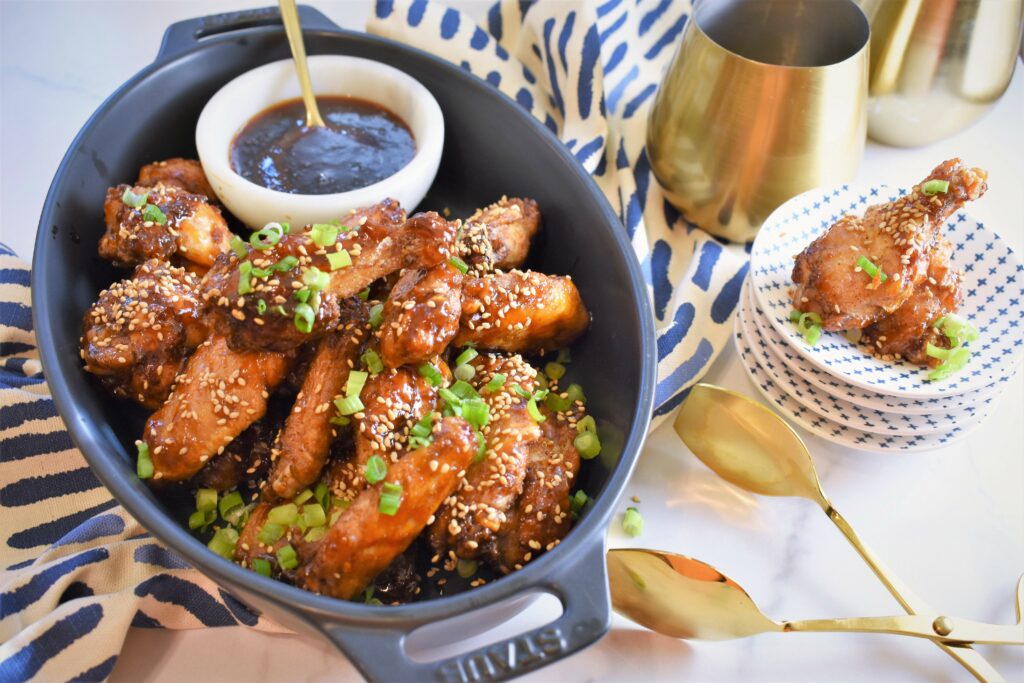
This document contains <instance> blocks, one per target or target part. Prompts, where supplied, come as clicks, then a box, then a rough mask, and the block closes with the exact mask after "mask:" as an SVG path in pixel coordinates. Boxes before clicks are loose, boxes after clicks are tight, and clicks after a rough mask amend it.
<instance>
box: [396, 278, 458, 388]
mask: <svg viewBox="0 0 1024 683" xmlns="http://www.w3.org/2000/svg"><path fill="white" fill-rule="evenodd" d="M461 313H462V273H460V272H459V271H458V270H457V269H456V268H455V267H454V266H452V265H451V264H449V263H442V264H440V265H437V266H434V267H433V268H431V269H429V270H421V269H419V268H415V269H410V270H407V271H405V274H404V275H402V277H401V278H400V279H399V280H398V282H397V283H396V284H395V286H394V288H392V290H391V294H390V295H389V296H388V299H387V301H386V302H385V304H384V311H383V316H384V317H383V323H382V324H381V326H380V330H379V331H378V333H377V335H378V338H379V339H380V357H381V360H382V361H384V365H386V366H387V367H389V368H397V367H398V366H400V365H421V364H423V363H426V362H427V361H428V360H430V359H431V358H433V357H434V356H437V355H439V354H441V353H442V352H443V351H444V350H445V349H446V348H447V347H448V344H449V343H450V342H451V340H452V339H453V338H454V337H455V333H456V332H457V331H458V329H459V317H460V315H461Z"/></svg>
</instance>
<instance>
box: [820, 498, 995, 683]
mask: <svg viewBox="0 0 1024 683" xmlns="http://www.w3.org/2000/svg"><path fill="white" fill-rule="evenodd" d="M820 502H821V507H822V509H823V510H824V511H825V514H827V515H828V517H829V519H831V520H832V523H833V524H835V525H836V526H837V527H838V528H839V530H840V531H842V532H843V535H844V536H846V540H847V541H849V542H850V545H852V546H853V548H854V550H856V551H857V552H858V553H860V556H861V557H862V558H864V561H865V562H867V563H868V566H869V567H871V571H873V572H874V573H875V576H877V577H878V579H879V580H880V581H881V582H882V584H883V585H884V586H885V587H886V589H887V590H888V591H889V592H890V593H892V596H893V597H894V598H896V600H897V601H898V602H899V603H900V605H901V606H902V607H903V609H905V610H906V611H907V613H908V614H919V613H925V614H927V613H932V614H934V613H935V611H934V610H933V609H931V608H930V607H929V606H928V604H927V603H926V602H925V601H924V600H922V599H921V598H920V597H918V596H917V595H915V594H914V592H913V591H911V590H910V588H908V587H907V585H906V584H904V583H903V582H902V581H900V580H899V579H897V578H896V576H895V575H894V574H893V573H892V572H891V571H889V570H888V569H886V568H884V567H883V566H882V563H881V561H880V560H879V559H878V558H877V557H875V554H874V553H872V552H871V551H870V550H868V548H867V546H865V545H864V543H863V542H862V541H861V540H860V538H859V537H858V536H857V534H856V533H855V532H854V531H853V527H851V526H850V523H849V522H847V521H846V518H845V517H843V516H842V515H841V514H839V511H838V510H836V509H835V508H834V507H832V504H831V503H829V502H828V500H827V499H825V498H824V497H822V500H821V501H820ZM935 644H936V645H938V646H939V647H940V648H942V649H943V650H944V651H945V652H946V654H948V655H949V656H950V657H952V658H953V659H955V660H956V661H958V662H960V664H961V665H962V666H963V667H964V668H965V669H967V670H968V671H970V672H971V674H972V675H973V676H974V677H975V678H977V679H978V680H979V681H982V683H1002V681H1004V680H1005V679H1004V678H1003V677H1002V675H1000V673H999V672H998V671H996V669H995V667H993V666H992V665H991V664H989V663H988V661H987V660H986V659H985V658H984V657H982V656H981V654H979V653H978V652H976V651H975V650H973V649H972V648H971V646H970V645H950V644H948V643H943V642H939V641H936V643H935Z"/></svg>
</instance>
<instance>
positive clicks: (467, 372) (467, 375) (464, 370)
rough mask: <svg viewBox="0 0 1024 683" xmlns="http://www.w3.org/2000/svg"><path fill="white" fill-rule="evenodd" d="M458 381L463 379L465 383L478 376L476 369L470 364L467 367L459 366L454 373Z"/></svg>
mask: <svg viewBox="0 0 1024 683" xmlns="http://www.w3.org/2000/svg"><path fill="white" fill-rule="evenodd" d="M452 374H453V375H455V378H456V379H461V380H462V381H463V382H468V381H469V380H471V379H473V377H475V376H476V368H474V367H473V366H472V365H469V364H468V363H467V364H466V365H457V366H455V370H454V371H452Z"/></svg>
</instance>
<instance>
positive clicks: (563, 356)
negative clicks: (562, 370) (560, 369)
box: [555, 349, 572, 365]
mask: <svg viewBox="0 0 1024 683" xmlns="http://www.w3.org/2000/svg"><path fill="white" fill-rule="evenodd" d="M555 361H556V362H558V363H561V364H563V365H565V364H566V363H570V362H572V353H570V352H569V349H558V357H557V358H555Z"/></svg>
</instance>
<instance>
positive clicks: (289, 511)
mask: <svg viewBox="0 0 1024 683" xmlns="http://www.w3.org/2000/svg"><path fill="white" fill-rule="evenodd" d="M298 518H299V507H298V506H297V505H296V504H295V503H285V504H284V505H278V506H277V507H274V508H271V509H270V512H269V513H267V521H268V522H273V523H274V524H284V525H285V526H291V525H292V524H295V520H297V519H298Z"/></svg>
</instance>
